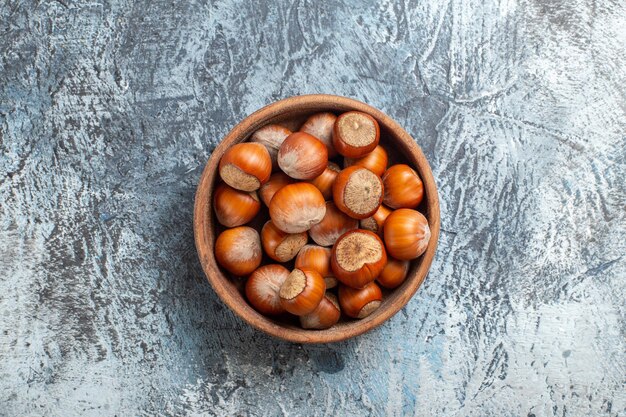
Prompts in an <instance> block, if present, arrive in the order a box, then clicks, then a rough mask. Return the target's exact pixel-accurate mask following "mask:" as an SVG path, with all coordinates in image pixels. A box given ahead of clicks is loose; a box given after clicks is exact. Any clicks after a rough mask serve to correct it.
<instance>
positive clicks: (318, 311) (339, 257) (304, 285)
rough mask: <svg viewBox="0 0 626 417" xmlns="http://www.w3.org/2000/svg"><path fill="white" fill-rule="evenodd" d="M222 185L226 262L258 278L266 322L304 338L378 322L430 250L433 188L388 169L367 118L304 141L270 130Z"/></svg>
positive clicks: (218, 204) (218, 247) (337, 120)
mask: <svg viewBox="0 0 626 417" xmlns="http://www.w3.org/2000/svg"><path fill="white" fill-rule="evenodd" d="M340 167H343V169H342V168H340ZM219 174H220V178H221V182H219V183H218V184H217V185H216V187H215V189H214V190H213V209H214V211H215V218H216V219H217V221H218V222H219V223H220V224H221V225H222V226H224V227H223V228H222V229H223V231H222V232H221V233H220V234H219V235H218V237H217V239H216V242H215V259H216V261H217V262H218V264H219V265H220V266H221V267H222V268H224V269H225V270H226V271H228V272H229V273H230V274H232V275H233V276H237V277H247V280H246V283H245V296H246V298H247V300H248V301H249V303H250V304H251V305H252V307H254V308H255V309H256V310H257V311H258V312H260V313H262V314H265V315H268V316H280V315H283V314H292V315H296V316H298V317H299V320H300V324H301V326H302V327H303V328H304V329H327V328H330V327H332V326H333V325H335V324H336V323H337V322H338V321H339V320H340V318H341V316H342V314H343V315H344V316H345V317H348V318H353V319H363V318H365V317H368V316H369V315H370V314H372V313H374V312H375V311H376V310H377V309H378V308H379V307H380V305H381V303H382V302H383V298H384V296H385V295H384V294H386V293H388V290H391V289H394V288H397V287H400V286H401V285H402V283H403V282H404V281H405V279H406V277H407V275H408V272H409V269H410V266H411V261H412V260H414V259H416V258H418V257H419V256H421V255H422V254H423V253H424V251H425V250H426V248H427V247H428V242H429V239H430V229H429V226H428V221H427V219H426V217H425V216H424V215H423V214H421V213H420V212H419V211H417V209H418V207H419V206H420V204H421V202H422V199H423V197H424V187H423V184H422V180H421V178H420V176H419V174H418V173H417V172H416V171H415V170H414V169H413V168H411V167H410V166H408V165H405V164H395V165H391V166H389V158H388V155H387V150H386V149H385V147H384V146H382V145H381V144H380V127H379V125H378V122H377V121H376V120H375V119H374V118H373V117H372V116H370V115H368V114H365V113H361V112H357V111H350V112H347V113H343V114H340V115H338V116H337V115H335V114H333V113H318V114H314V115H312V116H310V117H309V118H308V119H307V120H306V121H305V123H304V124H303V125H302V126H301V128H300V131H297V132H291V131H290V130H288V129H287V128H285V127H283V126H280V125H277V124H271V125H267V126H265V127H263V128H261V129H259V130H258V131H256V132H255V133H254V134H252V136H251V138H250V142H244V143H239V144H237V145H234V146H232V147H231V148H229V149H228V150H227V151H226V152H225V153H224V155H223V156H222V158H221V160H220V163H219ZM268 214H269V216H268ZM268 217H269V218H268ZM262 264H263V265H262ZM381 287H383V289H384V292H383V290H381Z"/></svg>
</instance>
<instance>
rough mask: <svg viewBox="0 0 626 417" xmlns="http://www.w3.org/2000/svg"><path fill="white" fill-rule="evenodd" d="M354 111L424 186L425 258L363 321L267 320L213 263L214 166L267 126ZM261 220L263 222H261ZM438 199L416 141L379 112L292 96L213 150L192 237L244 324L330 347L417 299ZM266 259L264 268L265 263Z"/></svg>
mask: <svg viewBox="0 0 626 417" xmlns="http://www.w3.org/2000/svg"><path fill="white" fill-rule="evenodd" d="M349 110H358V111H362V112H365V113H368V114H370V115H372V116H373V117H374V118H376V120H377V121H378V123H379V124H380V131H381V132H380V133H381V144H382V145H383V146H384V147H385V148H386V149H387V151H388V153H389V159H390V164H392V163H407V164H409V165H411V166H412V167H414V168H415V169H416V170H417V171H418V173H419V175H420V177H421V178H422V181H423V182H424V200H423V202H422V204H421V205H420V207H419V208H418V210H419V211H421V212H422V213H423V214H424V215H425V216H426V218H427V219H428V223H429V226H430V229H431V232H432V236H431V240H430V243H429V245H428V248H427V250H426V252H425V253H424V255H422V256H421V257H420V258H418V259H416V260H415V261H413V262H412V263H411V268H410V270H409V274H408V277H407V279H406V281H405V282H404V283H403V284H402V285H401V286H400V287H398V288H396V289H394V290H391V291H384V299H383V303H382V304H381V306H380V308H379V309H378V310H376V311H375V312H374V313H372V314H371V315H370V316H369V317H366V318H365V319H362V320H352V319H348V318H342V320H341V321H340V322H339V323H338V324H336V325H335V326H333V327H332V328H330V329H327V330H304V329H302V328H301V327H300V326H299V325H298V321H297V318H295V317H293V316H288V315H285V316H281V317H276V318H271V317H266V316H263V315H261V314H260V313H258V312H257V311H256V310H254V309H253V308H252V307H251V306H250V305H249V304H248V302H247V301H246V299H245V295H244V294H243V292H242V290H243V283H244V282H243V280H241V279H239V278H234V277H230V276H229V274H228V273H227V272H225V271H224V270H222V269H221V268H220V267H219V266H218V265H217V262H216V261H215V257H214V254H213V245H214V242H215V238H216V237H217V236H218V235H219V233H220V232H221V231H222V230H223V227H222V226H221V225H220V224H219V223H218V222H217V221H216V220H215V215H214V213H213V210H212V207H211V201H212V194H213V188H214V186H215V184H216V181H217V180H219V175H218V172H217V166H218V164H219V160H220V158H221V157H222V155H223V154H224V152H225V151H226V150H227V149H228V148H229V147H231V146H232V145H234V144H235V143H239V142H245V141H246V140H248V138H249V137H250V135H251V134H252V133H253V132H254V131H256V130H257V129H258V128H260V127H262V126H264V125H266V124H268V123H280V124H283V125H285V126H287V127H288V128H290V129H291V130H297V129H298V128H299V126H300V125H301V124H302V123H303V122H304V120H305V119H306V118H307V117H308V116H309V115H311V114H313V113H317V112H322V111H330V112H333V113H336V114H339V113H343V112H346V111H349ZM263 216H265V217H263ZM267 217H268V216H267V211H265V212H263V211H262V212H261V213H260V215H259V216H257V219H255V221H253V224H252V225H253V227H256V228H257V230H260V228H259V226H260V225H261V224H262V222H263V220H262V219H263V218H265V219H267ZM439 224H440V219H439V199H438V196H437V188H436V184H435V181H434V178H433V176H432V172H431V170H430V166H429V164H428V162H427V161H426V158H425V157H424V154H423V153H422V151H421V149H420V148H419V146H418V145H417V144H416V143H415V140H414V139H413V138H412V137H411V136H410V135H409V134H408V133H406V132H405V131H404V130H403V129H402V128H401V127H400V126H399V125H398V124H397V123H396V122H394V121H393V120H392V119H391V118H389V117H388V116H387V115H385V114H384V113H382V112H381V111H379V110H377V109H375V108H373V107H371V106H369V105H367V104H364V103H361V102H359V101H356V100H352V99H348V98H345V97H338V96H331V95H308V96H296V97H291V98H288V99H285V100H281V101H278V102H276V103H273V104H270V105H269V106H266V107H264V108H262V109H261V110H258V111H257V112H255V113H253V114H252V115H250V116H248V117H247V118H245V119H244V120H243V121H242V122H241V123H239V124H238V125H237V126H235V127H234V128H233V130H231V131H230V132H229V133H228V135H226V137H225V138H224V140H223V141H222V142H221V143H220V145H219V146H218V147H217V148H216V149H215V151H213V154H212V155H211V157H210V158H209V161H208V162H207V165H206V167H205V169H204V171H203V173H202V177H201V178H200V183H199V184H198V189H197V192H196V200H195V207H194V234H195V241H196V248H197V250H198V255H199V257H200V262H201V264H202V268H203V269H204V272H205V274H206V276H207V278H208V280H209V282H210V283H211V285H212V286H213V288H214V290H215V292H216V293H217V295H218V296H219V297H220V298H221V299H222V300H223V301H224V302H225V303H226V304H227V305H228V306H229V307H230V308H231V309H232V310H233V311H234V312H235V313H236V314H237V315H238V316H239V317H241V318H242V319H244V320H245V321H247V322H248V323H249V324H250V325H252V326H253V327H255V328H257V329H259V330H262V331H264V332H266V333H268V334H270V335H272V336H275V337H278V338H281V339H284V340H289V341H292V342H299V343H328V342H336V341H340V340H345V339H348V338H351V337H354V336H357V335H359V334H362V333H364V332H367V331H368V330H371V329H373V328H374V327H376V326H378V325H380V324H381V323H383V322H384V321H385V320H387V319H388V318H390V317H391V316H393V315H394V314H395V313H397V312H398V311H399V310H400V309H401V308H402V307H403V306H404V305H405V304H406V303H407V302H408V300H409V299H410V298H411V297H412V296H413V294H415V291H417V289H418V288H419V286H420V285H421V284H422V282H423V281H424V278H425V277H426V274H427V273H428V269H429V268H430V265H431V263H432V260H433V257H434V255H435V249H436V247H437V240H438V238H439ZM269 261H270V260H265V259H264V263H269Z"/></svg>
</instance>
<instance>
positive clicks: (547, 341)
mask: <svg viewBox="0 0 626 417" xmlns="http://www.w3.org/2000/svg"><path fill="white" fill-rule="evenodd" d="M625 45H626V4H625V3H624V2H623V0H614V1H595V2H594V1H591V0H571V1H563V2H556V1H548V0H519V1H516V0H502V1H496V2H491V1H487V2H485V1H483V0H471V1H461V0H428V1H419V2H418V1H403V2H402V1H398V2H390V1H383V2H380V3H379V4H377V5H374V4H373V2H365V1H361V2H359V1H348V0H345V1H336V0H331V1H324V2H315V1H306V0H304V1H293V2H289V1H280V2H277V3H276V4H273V5H268V4H266V3H265V2H263V1H243V0H242V1H233V0H226V1H214V2H210V1H195V0H191V1H163V0H159V1H152V0H138V1H130V0H111V1H104V0H102V1H101V0H94V1H89V2H88V1H73V0H57V1H52V0H50V1H30V0H1V1H0V204H1V206H0V361H1V362H0V415H2V416H30V415H33V416H38V415H45V416H74V415H86V416H113V415H118V416H121V415H124V416H126V415H145V416H152V415H228V416H234V415H241V416H277V415H307V416H352V415H380V416H382V415H386V416H411V415H415V416H444V415H446V416H448V415H450V416H466V415H484V416H533V415H534V416H583V415H590V416H617V415H625V414H624V413H625V411H624V410H625V407H626V394H625V391H626V390H625V387H624V384H625V375H626V370H625V364H626V354H625V350H626V342H625V338H624V336H625V333H626V326H625V319H626V317H625V316H626V309H625V308H624V303H625V299H626V297H625V279H626V185H625V182H626V97H625V87H624V86H625V85H626V47H625ZM318 92H324V93H334V94H339V95H345V96H350V97H354V98H357V99H360V100H363V101H365V102H368V103H369V104H372V105H374V106H376V107H378V108H380V109H382V110H383V111H385V112H387V113H388V114H390V115H391V116H392V117H394V118H395V119H396V120H398V121H399V122H400V123H401V124H402V125H403V126H404V127H405V128H406V129H407V130H408V131H409V132H410V133H412V134H413V135H414V137H415V138H416V139H417V140H418V142H419V144H420V145H421V146H422V148H423V149H424V151H425V153H426V155H427V157H428V158H429V160H430V161H431V164H432V167H433V171H434V174H435V177H436V179H437V182H438V184H439V186H440V193H441V194H440V198H441V204H442V227H443V231H442V235H441V240H440V246H439V250H438V254H437V258H436V260H435V262H434V264H433V267H432V270H431V273H430V275H429V277H428V279H427V281H426V283H425V285H424V286H423V287H422V288H421V289H420V291H419V292H418V293H417V294H416V296H415V297H414V298H413V299H412V301H411V302H410V303H409V304H408V305H407V306H406V308H404V309H403V310H402V312H401V313H400V314H398V315H397V316H396V317H394V318H393V319H392V320H390V321H389V322H388V323H386V324H385V325H384V326H382V327H381V328H379V329H377V330H376V331H373V332H371V333H369V334H366V335H364V336H362V337H358V338H356V339H354V340H350V341H346V342H343V343H339V344H335V345H330V346H299V345H293V344H288V343H282V342H279V341H277V340H274V339H271V338H269V337H267V336H265V335H263V334H261V333H259V332H257V331H254V330H252V329H251V328H249V327H248V326H247V325H246V324H244V323H243V322H242V321H240V320H239V319H238V318H236V317H235V316H234V315H233V314H232V313H231V312H230V311H229V310H228V309H227V308H226V307H225V306H224V305H223V304H222V303H221V302H220V301H219V300H218V299H217V297H216V296H215V294H214V293H213V291H212V290H211V288H210V286H209V285H208V283H207V282H206V281H205V280H204V278H203V274H202V272H201V269H200V267H199V263H198V261H197V259H196V254H195V249H194V245H193V234H192V224H191V217H192V204H193V196H194V191H195V186H196V184H197V181H198V178H199V176H200V173H201V169H202V167H203V165H204V163H205V162H206V160H207V158H208V157H209V155H210V153H211V151H212V149H213V148H214V147H215V145H216V144H217V143H218V142H219V140H220V138H222V137H223V136H224V135H225V134H226V132H228V130H229V129H230V128H231V127H232V126H234V125H235V124H236V123H237V121H239V120H240V119H242V118H243V117H245V116H246V115H247V114H249V113H251V112H252V111H254V110H256V109H257V108H259V107H261V106H263V105H265V104H267V103H270V102H272V101H274V100H277V99H280V98H284V97H288V96H291V95H296V94H304V93H318Z"/></svg>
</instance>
